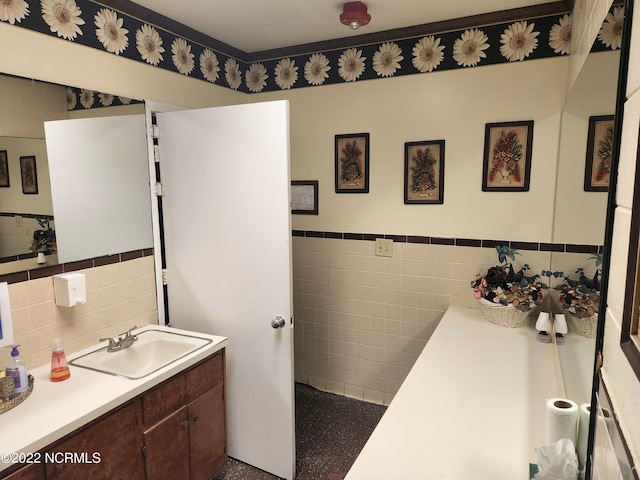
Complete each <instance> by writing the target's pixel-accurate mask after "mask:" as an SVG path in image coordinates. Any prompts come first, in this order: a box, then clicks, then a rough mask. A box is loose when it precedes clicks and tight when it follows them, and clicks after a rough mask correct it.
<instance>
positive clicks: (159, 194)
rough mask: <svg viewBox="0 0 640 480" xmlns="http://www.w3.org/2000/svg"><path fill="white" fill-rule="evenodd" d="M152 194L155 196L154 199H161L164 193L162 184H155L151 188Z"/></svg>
mask: <svg viewBox="0 0 640 480" xmlns="http://www.w3.org/2000/svg"><path fill="white" fill-rule="evenodd" d="M153 193H155V194H156V197H163V196H164V194H165V193H166V191H165V187H164V183H162V182H157V183H156V184H155V186H154V188H153Z"/></svg>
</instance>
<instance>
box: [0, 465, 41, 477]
mask: <svg viewBox="0 0 640 480" xmlns="http://www.w3.org/2000/svg"><path fill="white" fill-rule="evenodd" d="M1 475H2V474H0V478H4V479H6V480H46V477H45V473H44V465H43V464H34V465H28V466H26V467H24V468H21V469H20V470H18V471H16V472H14V473H12V474H11V475H9V476H7V477H2V476H1Z"/></svg>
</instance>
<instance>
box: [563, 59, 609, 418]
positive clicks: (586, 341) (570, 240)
mask: <svg viewBox="0 0 640 480" xmlns="http://www.w3.org/2000/svg"><path fill="white" fill-rule="evenodd" d="M619 62H620V51H619V50H614V51H606V52H594V53H591V54H590V55H589V56H588V57H587V60H586V62H585V63H584V65H583V67H582V69H581V71H580V75H579V76H578V78H577V80H576V82H575V83H574V85H573V88H572V89H571V92H570V93H569V95H568V97H567V101H566V103H565V106H564V109H563V112H562V123H561V135H560V149H559V155H560V159H561V160H560V161H559V162H558V173H557V179H556V185H557V187H556V190H557V191H556V205H555V212H554V226H553V240H554V243H560V244H577V245H592V246H593V245H602V244H603V243H604V230H605V221H606V211H607V196H608V195H607V192H606V191H585V187H584V183H585V168H586V158H587V154H588V153H587V150H588V143H589V141H593V139H591V138H590V137H589V128H590V119H591V118H593V117H596V116H606V115H612V116H613V114H614V113H615V108H616V93H617V80H618V69H619ZM596 148H597V145H596ZM590 256H591V255H590V254H575V255H571V257H572V258H567V254H552V257H551V270H552V271H563V272H564V275H565V276H570V277H571V278H573V279H575V278H577V274H576V273H575V269H576V265H579V266H580V267H583V268H584V269H585V272H589V275H588V276H589V277H591V276H592V275H591V274H592V272H594V271H595V269H596V266H595V261H594V260H593V259H590V258H589V257H590ZM576 262H578V263H576ZM599 268H601V266H600V267H599ZM556 311H557V312H558V313H563V312H562V310H560V309H559V308H558V307H557V306H556ZM566 316H567V323H568V327H569V334H568V335H567V336H566V341H565V343H564V344H562V345H558V357H559V361H560V367H561V370H562V375H563V379H564V387H565V393H566V396H567V398H570V399H572V400H573V401H575V402H576V403H577V404H578V405H580V404H582V403H590V401H591V388H592V375H593V363H594V356H595V338H592V337H585V336H584V335H580V334H579V333H578V331H577V329H576V328H575V326H574V325H573V323H572V321H571V319H570V318H569V315H566Z"/></svg>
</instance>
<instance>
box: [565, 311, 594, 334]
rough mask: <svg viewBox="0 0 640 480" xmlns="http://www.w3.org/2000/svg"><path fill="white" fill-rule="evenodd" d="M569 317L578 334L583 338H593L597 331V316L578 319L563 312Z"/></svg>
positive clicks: (569, 313) (572, 314)
mask: <svg viewBox="0 0 640 480" xmlns="http://www.w3.org/2000/svg"><path fill="white" fill-rule="evenodd" d="M565 312H566V313H567V314H568V315H569V318H570V319H571V321H572V322H573V324H574V325H575V326H576V329H577V330H578V333H579V334H580V335H582V336H583V337H587V338H595V336H596V333H597V331H598V314H597V313H596V314H595V315H591V316H590V317H578V316H577V315H576V314H574V313H571V312H569V311H568V310H565Z"/></svg>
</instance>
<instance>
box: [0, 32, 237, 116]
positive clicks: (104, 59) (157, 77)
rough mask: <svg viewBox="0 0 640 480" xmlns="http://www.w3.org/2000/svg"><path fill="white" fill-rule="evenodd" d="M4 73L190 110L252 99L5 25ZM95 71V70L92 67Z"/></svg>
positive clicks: (0, 40)
mask: <svg viewBox="0 0 640 480" xmlns="http://www.w3.org/2000/svg"><path fill="white" fill-rule="evenodd" d="M0 44H2V45H11V48H5V49H3V51H2V66H1V67H0V69H1V70H2V73H9V74H12V75H19V76H22V77H26V78H36V79H39V80H44V81H48V82H52V83H58V84H60V85H68V86H72V87H79V88H87V89H91V90H95V91H99V92H107V93H111V94H113V95H119V96H124V97H129V98H135V99H138V100H154V101H157V102H162V103H168V104H173V105H179V106H184V107H211V106H217V105H232V104H238V103H246V97H247V95H246V94H244V93H240V92H236V91H233V90H231V89H228V88H222V87H219V86H217V85H210V84H208V83H207V82H203V81H200V80H196V79H193V78H187V77H185V76H184V75H181V74H179V73H174V72H169V71H166V70H163V69H160V68H155V67H151V66H147V65H144V64H142V63H141V62H135V61H133V60H128V59H125V58H121V57H118V56H117V55H113V54H111V53H107V52H103V51H98V50H96V49H93V48H88V47H85V46H82V45H77V44H75V43H73V42H70V41H66V40H62V39H58V38H52V37H51V36H49V35H45V34H42V33H37V32H33V31H31V30H27V29H25V28H19V27H15V26H12V25H9V24H8V23H6V22H0ZM89 66H90V67H89Z"/></svg>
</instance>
